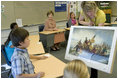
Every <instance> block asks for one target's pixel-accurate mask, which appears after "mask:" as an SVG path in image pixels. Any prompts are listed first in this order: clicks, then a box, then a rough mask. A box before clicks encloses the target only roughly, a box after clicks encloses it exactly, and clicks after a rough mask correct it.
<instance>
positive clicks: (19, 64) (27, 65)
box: [11, 47, 34, 77]
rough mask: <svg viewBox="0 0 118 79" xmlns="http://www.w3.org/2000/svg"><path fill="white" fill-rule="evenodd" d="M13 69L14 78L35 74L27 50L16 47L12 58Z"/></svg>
mask: <svg viewBox="0 0 118 79" xmlns="http://www.w3.org/2000/svg"><path fill="white" fill-rule="evenodd" d="M11 69H12V75H13V77H16V76H17V75H20V74H34V66H33V64H32V62H31V61H30V58H29V54H28V52H27V49H20V48H16V47H15V50H14V53H13V55H12V57H11Z"/></svg>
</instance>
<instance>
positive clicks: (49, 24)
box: [44, 11, 65, 51]
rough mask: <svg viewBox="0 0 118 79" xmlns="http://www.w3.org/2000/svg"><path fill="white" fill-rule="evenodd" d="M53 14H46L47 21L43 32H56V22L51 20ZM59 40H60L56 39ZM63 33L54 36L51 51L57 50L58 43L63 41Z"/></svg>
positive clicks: (51, 12) (49, 12) (50, 12)
mask: <svg viewBox="0 0 118 79" xmlns="http://www.w3.org/2000/svg"><path fill="white" fill-rule="evenodd" d="M53 16H54V13H53V11H48V12H47V17H48V18H47V19H46V21H45V27H44V31H57V30H58V29H57V28H56V21H55V20H54V19H53ZM57 38H60V39H57ZM64 40H65V37H64V33H61V34H55V35H54V45H53V46H52V47H51V49H52V50H54V51H55V50H59V49H60V48H59V43H60V41H64Z"/></svg>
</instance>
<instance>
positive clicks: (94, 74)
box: [91, 68, 98, 78]
mask: <svg viewBox="0 0 118 79" xmlns="http://www.w3.org/2000/svg"><path fill="white" fill-rule="evenodd" d="M91 78H98V70H96V69H93V68H91Z"/></svg>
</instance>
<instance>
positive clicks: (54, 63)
mask: <svg viewBox="0 0 118 79" xmlns="http://www.w3.org/2000/svg"><path fill="white" fill-rule="evenodd" d="M29 39H30V46H29V47H28V52H29V54H41V53H43V55H48V53H45V51H44V48H43V45H42V43H41V42H40V44H38V41H39V35H31V36H29ZM49 55H50V56H49V57H48V58H47V59H45V60H36V59H32V60H31V61H32V64H33V65H34V67H35V69H34V71H35V72H36V73H37V72H40V71H42V72H45V76H44V78H56V77H60V76H63V70H64V67H65V65H66V64H65V63H64V62H62V61H60V60H59V59H57V58H56V57H54V56H53V55H51V54H49ZM37 56H42V55H37Z"/></svg>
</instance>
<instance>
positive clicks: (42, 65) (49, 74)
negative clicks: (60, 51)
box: [32, 54, 66, 78]
mask: <svg viewBox="0 0 118 79" xmlns="http://www.w3.org/2000/svg"><path fill="white" fill-rule="evenodd" d="M49 55H50V56H49V58H47V59H45V60H32V63H33V65H34V67H35V69H34V71H35V72H36V73H37V72H39V71H41V72H45V76H44V77H43V78H57V77H62V76H63V70H64V67H65V66H66V64H65V63H63V62H62V61H60V60H59V59H57V58H56V57H54V56H53V55H51V54H49Z"/></svg>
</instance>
